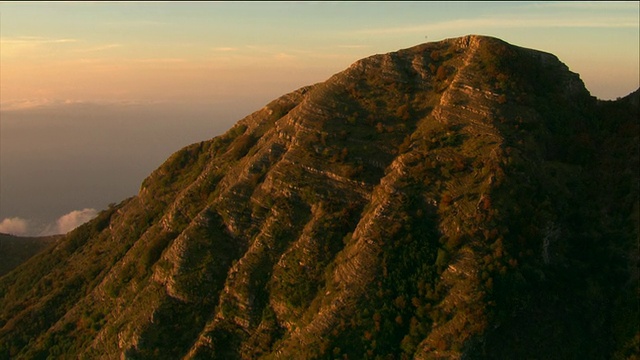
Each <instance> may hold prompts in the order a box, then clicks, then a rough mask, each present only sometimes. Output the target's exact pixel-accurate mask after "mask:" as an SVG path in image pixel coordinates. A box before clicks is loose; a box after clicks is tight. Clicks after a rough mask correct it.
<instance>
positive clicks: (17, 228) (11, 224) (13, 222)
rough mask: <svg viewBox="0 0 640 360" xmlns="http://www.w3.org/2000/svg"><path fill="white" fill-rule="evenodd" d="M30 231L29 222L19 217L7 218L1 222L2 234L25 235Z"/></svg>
mask: <svg viewBox="0 0 640 360" xmlns="http://www.w3.org/2000/svg"><path fill="white" fill-rule="evenodd" d="M28 230H29V226H28V221H27V220H25V219H22V218H19V217H12V218H6V219H4V220H2V222H0V233H5V234H12V235H25V234H26V233H27V231H28Z"/></svg>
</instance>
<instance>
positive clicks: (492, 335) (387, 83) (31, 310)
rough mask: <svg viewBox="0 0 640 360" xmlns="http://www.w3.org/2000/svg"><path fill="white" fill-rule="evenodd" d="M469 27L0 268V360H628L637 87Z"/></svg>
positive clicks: (242, 135)
mask: <svg viewBox="0 0 640 360" xmlns="http://www.w3.org/2000/svg"><path fill="white" fill-rule="evenodd" d="M639 95H640V93H638V92H636V93H634V94H632V95H630V96H629V97H626V98H623V99H620V100H618V101H615V102H601V101H597V100H596V99H594V98H592V97H590V96H589V94H588V92H587V91H586V89H585V88H584V86H583V85H582V83H581V82H580V80H579V77H578V76H577V75H576V74H573V73H571V72H569V71H568V69H567V68H566V66H564V65H563V64H562V63H560V62H559V61H558V60H557V59H556V58H555V57H553V56H552V55H550V54H544V53H540V52H536V51H533V50H528V49H521V48H517V47H514V46H511V45H508V44H506V43H504V42H502V41H500V40H497V39H492V38H486V37H476V36H470V37H465V38H460V39H451V40H445V41H442V42H438V43H430V44H424V45H420V46H417V47H414V48H410V49H406V50H401V51H398V52H395V53H391V54H385V55H375V56H372V57H370V58H367V59H363V60H361V61H359V62H357V63H356V64H354V65H353V66H351V67H350V68H349V69H347V70H345V71H344V72H342V73H339V74H336V75H334V76H333V77H332V78H330V79H329V80H328V81H326V82H324V83H322V84H317V85H314V86H310V87H305V88H302V89H300V90H298V91H295V92H293V93H290V94H287V95H284V96H283V97H281V98H279V99H276V100H274V101H273V102H271V103H269V104H268V105H267V106H266V107H265V108H263V109H261V110H259V111H257V112H255V113H254V114H251V115H249V116H248V117H246V118H245V119H243V120H241V121H240V122H238V124H236V125H235V126H234V127H233V128H231V129H230V130H229V131H228V132H227V133H226V134H224V135H222V136H219V137H216V138H214V139H212V140H210V141H205V142H201V143H197V144H193V145H190V146H187V147H185V148H183V149H182V150H180V151H178V152H176V153H175V154H174V155H172V156H171V157H170V158H169V159H167V161H166V162H165V163H164V164H163V165H162V166H160V167H159V168H158V169H157V170H156V171H154V172H153V173H152V174H151V175H150V176H149V177H148V178H147V179H146V180H145V181H144V182H143V184H142V186H141V189H140V193H139V194H138V195H137V196H136V197H133V198H131V199H127V200H125V201H123V202H122V203H120V204H118V205H114V206H111V207H110V208H109V209H107V210H105V211H103V212H102V213H101V214H100V215H99V216H98V217H97V218H96V219H94V220H93V221H91V222H89V223H87V224H85V225H83V226H81V227H79V228H78V229H76V230H74V231H73V232H71V233H70V234H68V235H66V236H65V237H63V238H61V239H59V240H58V241H57V242H56V243H55V244H54V245H52V246H51V247H49V248H46V249H45V250H42V251H41V252H40V253H39V254H37V255H35V256H33V257H32V258H31V259H30V260H28V261H27V262H26V263H25V264H23V265H22V266H19V267H18V268H16V269H15V270H14V271H11V272H9V273H7V274H5V275H3V276H2V277H0V359H39V358H43V359H45V358H74V359H75V358H97V357H109V358H118V357H124V358H128V359H156V358H168V359H179V358H189V359H192V358H198V359H199V358H203V359H205V358H206V359H247V358H252V359H253V358H264V359H276V358H284V359H289V358H299V359H304V358H314V359H315V358H318V359H390V358H393V359H413V358H417V359H435V358H471V359H475V358H478V359H512V358H545V359H573V358H580V359H583V358H587V359H588V358H597V359H601V358H614V359H633V358H634V356H635V358H637V356H638V354H639V353H640V349H639V346H640V340H639V339H640V330H639V329H638V323H637V321H635V319H637V318H638V316H639V315H640V314H638V308H637V300H638V298H637V295H638V294H637V287H638V276H637V262H638V256H637V253H638V252H637V250H638V249H637V239H638V233H639V231H638V229H639V222H638V218H639V216H638V213H639V210H638V208H639V205H638V203H639V200H638V199H639V194H638V186H637V185H638V173H640V171H639V169H638V164H639V163H640V161H639V160H640V159H638V153H639V151H638V146H639V145H638V144H640V141H639V139H638V133H639V131H640V126H639V122H638V118H639V117H638V100H639V99H638V96H639Z"/></svg>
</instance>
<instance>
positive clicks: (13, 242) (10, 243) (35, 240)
mask: <svg viewBox="0 0 640 360" xmlns="http://www.w3.org/2000/svg"><path fill="white" fill-rule="evenodd" d="M58 238H59V237H58V236H45V237H18V236H13V235H9V234H2V233H0V276H2V275H4V274H6V273H8V272H9V271H11V270H13V269H14V268H16V267H17V266H18V265H20V264H22V263H23V262H25V261H27V260H28V259H29V258H31V257H32V256H34V255H36V254H37V253H39V252H41V251H42V250H44V249H46V248H47V247H48V246H49V245H51V244H53V243H54V242H55V241H56V239H58Z"/></svg>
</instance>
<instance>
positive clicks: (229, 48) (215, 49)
mask: <svg viewBox="0 0 640 360" xmlns="http://www.w3.org/2000/svg"><path fill="white" fill-rule="evenodd" d="M213 50H214V51H222V52H229V51H237V50H240V49H238V48H235V47H217V48H213Z"/></svg>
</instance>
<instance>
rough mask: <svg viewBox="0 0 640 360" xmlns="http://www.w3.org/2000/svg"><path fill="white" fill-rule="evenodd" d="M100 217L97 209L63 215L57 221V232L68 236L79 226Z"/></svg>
mask: <svg viewBox="0 0 640 360" xmlns="http://www.w3.org/2000/svg"><path fill="white" fill-rule="evenodd" d="M97 215H98V211H96V209H82V210H74V211H72V212H70V213H68V214H65V215H62V216H61V217H60V218H59V219H58V220H57V221H56V230H57V231H56V232H57V233H58V234H66V233H68V232H69V231H71V230H73V229H75V228H77V227H78V226H80V225H82V224H84V223H86V222H87V221H89V220H91V219H93V218H94V217H96V216H97Z"/></svg>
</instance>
